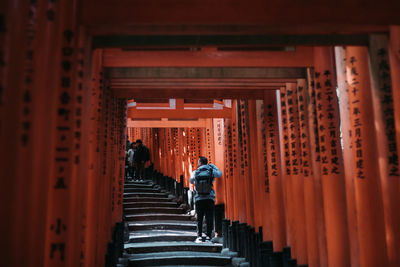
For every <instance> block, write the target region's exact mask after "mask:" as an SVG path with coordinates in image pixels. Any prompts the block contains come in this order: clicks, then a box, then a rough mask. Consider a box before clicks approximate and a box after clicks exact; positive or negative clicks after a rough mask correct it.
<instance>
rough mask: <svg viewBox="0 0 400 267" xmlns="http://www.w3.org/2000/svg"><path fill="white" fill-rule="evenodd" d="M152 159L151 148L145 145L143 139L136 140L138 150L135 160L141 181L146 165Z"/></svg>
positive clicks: (137, 177)
mask: <svg viewBox="0 0 400 267" xmlns="http://www.w3.org/2000/svg"><path fill="white" fill-rule="evenodd" d="M149 160H150V152H149V149H148V148H147V147H146V146H145V145H143V142H142V140H140V139H138V140H136V151H135V155H134V161H135V164H136V179H139V180H140V181H141V180H143V179H144V165H145V164H146V162H147V161H149Z"/></svg>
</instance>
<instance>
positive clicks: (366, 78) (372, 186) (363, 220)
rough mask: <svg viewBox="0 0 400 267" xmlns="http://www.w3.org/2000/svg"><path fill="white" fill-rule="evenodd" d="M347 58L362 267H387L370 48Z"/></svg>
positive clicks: (350, 51) (358, 49)
mask: <svg viewBox="0 0 400 267" xmlns="http://www.w3.org/2000/svg"><path fill="white" fill-rule="evenodd" d="M346 57H347V58H348V61H347V63H346V66H347V70H348V71H347V81H348V83H349V90H348V95H349V104H350V111H351V112H350V119H351V123H352V125H351V127H352V136H351V137H352V138H351V139H352V150H353V175H354V176H355V177H356V178H355V190H356V191H355V192H356V202H357V216H358V233H359V240H360V263H361V265H362V266H376V265H385V266H387V264H388V259H387V248H386V240H385V225H384V213H383V201H382V191H381V190H382V188H381V182H380V176H379V167H378V165H377V164H376V155H377V153H378V150H377V147H376V146H377V144H376V139H375V138H376V133H375V126H374V117H373V116H371V115H370V114H369V112H370V111H371V110H373V103H372V101H373V99H372V93H371V83H370V71H369V67H368V50H367V48H366V47H347V48H346ZM361 95H362V96H361ZM372 244H374V245H372Z"/></svg>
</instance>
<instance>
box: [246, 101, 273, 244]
mask: <svg viewBox="0 0 400 267" xmlns="http://www.w3.org/2000/svg"><path fill="white" fill-rule="evenodd" d="M248 102H249V129H250V131H249V140H250V153H251V159H252V168H251V171H252V177H253V192H254V196H255V197H254V199H253V201H254V217H255V225H254V226H255V227H256V230H258V229H257V228H258V227H259V226H262V233H263V240H272V219H271V218H272V217H271V208H272V207H271V199H270V184H269V179H270V175H269V173H268V155H267V154H268V150H267V132H266V129H265V113H264V104H263V101H262V100H250V99H249V100H248Z"/></svg>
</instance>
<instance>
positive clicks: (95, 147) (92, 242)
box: [84, 50, 102, 267]
mask: <svg viewBox="0 0 400 267" xmlns="http://www.w3.org/2000/svg"><path fill="white" fill-rule="evenodd" d="M92 57H93V59H92V62H91V64H92V66H91V67H92V68H91V74H90V75H91V83H90V91H89V92H88V94H87V95H88V98H89V99H90V101H89V106H90V110H89V114H90V116H89V118H90V121H89V123H88V124H89V127H88V131H89V133H88V135H89V136H88V148H87V151H88V166H89V170H88V173H87V179H88V182H87V189H88V190H87V203H86V206H87V208H86V209H87V223H86V225H87V227H86V238H85V239H86V244H85V252H86V253H85V254H84V256H85V266H87V267H89V266H95V265H96V264H97V259H96V247H97V241H96V234H97V222H98V214H99V213H98V212H99V210H98V209H97V208H96V207H97V206H98V203H99V198H98V194H97V192H98V190H99V181H98V179H99V174H100V170H99V169H100V166H99V162H98V158H99V142H100V140H99V130H98V128H99V115H100V114H99V109H100V106H99V102H100V95H101V91H100V81H101V80H102V75H101V74H102V67H101V66H102V51H101V50H95V51H94V52H93V56H92ZM89 96H90V97H89Z"/></svg>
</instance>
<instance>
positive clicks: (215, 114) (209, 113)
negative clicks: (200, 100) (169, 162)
mask: <svg viewBox="0 0 400 267" xmlns="http://www.w3.org/2000/svg"><path fill="white" fill-rule="evenodd" d="M231 116H232V111H231V109H229V108H224V109H221V110H215V109H204V110H200V109H185V110H182V109H172V110H165V109H135V108H129V109H128V118H132V119H158V118H168V119H198V118H230V117H231Z"/></svg>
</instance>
